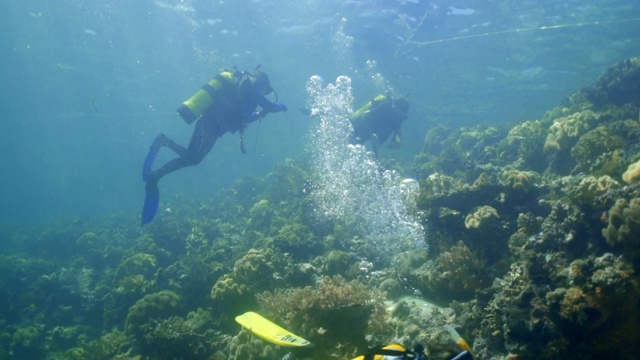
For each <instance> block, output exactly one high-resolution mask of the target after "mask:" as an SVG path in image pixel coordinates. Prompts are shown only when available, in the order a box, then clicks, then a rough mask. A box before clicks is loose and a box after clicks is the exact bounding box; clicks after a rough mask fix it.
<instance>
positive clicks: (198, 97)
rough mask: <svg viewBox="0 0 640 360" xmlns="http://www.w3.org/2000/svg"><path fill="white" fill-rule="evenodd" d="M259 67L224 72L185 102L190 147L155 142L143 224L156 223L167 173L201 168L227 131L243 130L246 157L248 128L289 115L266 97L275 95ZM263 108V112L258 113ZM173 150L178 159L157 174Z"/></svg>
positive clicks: (161, 139) (182, 110)
mask: <svg viewBox="0 0 640 360" xmlns="http://www.w3.org/2000/svg"><path fill="white" fill-rule="evenodd" d="M259 68H260V66H259V65H258V67H256V69H255V70H254V71H252V72H246V71H242V72H241V71H238V70H237V69H235V67H234V69H235V71H234V72H230V71H226V70H225V71H223V72H221V73H220V74H218V75H217V76H216V77H215V78H213V79H212V80H211V81H209V82H208V83H206V84H205V85H204V86H203V87H202V88H201V89H200V90H198V92H197V93H196V94H195V95H193V96H192V97H191V98H189V99H188V100H186V101H185V102H183V103H182V105H181V106H180V107H179V108H178V110H177V111H178V114H179V115H180V117H182V119H183V120H184V121H185V122H187V123H188V124H191V123H193V122H194V121H197V123H196V125H195V129H194V130H193V134H192V135H191V140H190V141H189V146H188V147H184V146H182V145H179V144H176V143H175V142H174V141H173V140H171V139H169V138H168V137H167V136H165V135H164V134H162V133H161V134H159V135H158V136H157V137H156V138H155V139H154V140H153V143H152V144H151V146H150V148H149V153H148V154H147V157H146V159H145V161H144V164H143V167H142V180H143V181H144V182H145V183H146V186H145V199H144V206H143V209H142V225H144V224H147V223H149V222H151V220H153V218H154V216H155V214H156V211H157V210H158V203H159V201H160V191H159V189H158V181H159V180H160V179H161V178H162V177H163V176H165V175H167V174H169V173H171V172H174V171H176V170H179V169H182V168H183V167H186V166H193V165H197V164H199V163H200V162H201V161H202V160H203V159H204V158H205V156H206V155H207V154H208V153H209V152H210V151H211V149H212V148H213V145H215V143H216V141H217V140H218V138H220V137H221V136H222V135H224V134H225V133H227V132H230V133H235V132H236V131H239V132H240V149H241V150H242V152H243V153H246V150H245V147H244V143H243V141H242V134H243V132H244V129H245V128H246V127H247V125H248V124H250V123H252V122H255V121H258V120H261V119H262V118H263V117H265V116H266V115H267V114H268V113H272V112H280V111H285V112H286V111H287V106H286V105H284V104H282V103H278V102H277V101H278V95H277V93H276V101H275V102H271V101H269V100H268V99H267V98H266V96H267V95H269V94H270V93H272V92H275V91H274V90H273V88H271V83H270V81H269V77H268V76H267V74H265V73H264V72H263V71H261V70H259ZM258 107H260V109H261V110H260V111H256V110H257V108H258ZM163 146H164V147H167V148H169V149H171V150H173V151H174V152H175V153H176V154H178V157H176V158H174V159H173V160H170V161H168V162H167V163H166V164H164V165H163V166H162V167H160V168H159V169H157V170H154V171H152V170H151V169H152V167H153V161H154V160H155V158H156V155H157V154H158V152H159V151H160V149H161V148H162V147H163Z"/></svg>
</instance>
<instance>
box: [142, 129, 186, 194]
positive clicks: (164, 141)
mask: <svg viewBox="0 0 640 360" xmlns="http://www.w3.org/2000/svg"><path fill="white" fill-rule="evenodd" d="M163 146H165V147H168V148H169V149H171V150H173V151H174V152H175V153H176V154H178V155H179V156H181V157H183V156H186V154H187V148H185V147H184V146H182V145H179V144H176V142H175V141H173V140H171V139H170V138H168V137H167V136H166V135H165V134H162V133H161V134H158V136H156V138H155V139H154V140H153V142H152V143H151V146H150V147H149V153H148V154H147V157H146V158H145V160H144V164H143V165H142V181H145V182H146V181H147V178H148V176H149V173H150V172H151V168H152V167H153V161H154V160H155V159H156V155H158V152H159V151H160V149H161V148H162V147H163Z"/></svg>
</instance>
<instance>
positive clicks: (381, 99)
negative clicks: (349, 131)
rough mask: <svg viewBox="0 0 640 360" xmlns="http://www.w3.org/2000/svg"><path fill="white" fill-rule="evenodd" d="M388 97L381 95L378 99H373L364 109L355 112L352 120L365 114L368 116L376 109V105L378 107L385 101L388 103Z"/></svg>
mask: <svg viewBox="0 0 640 360" xmlns="http://www.w3.org/2000/svg"><path fill="white" fill-rule="evenodd" d="M387 99H388V98H387V95H384V94H380V95H378V96H376V97H374V98H373V100H371V101H369V102H368V103H366V104H365V105H364V106H363V107H361V108H360V109H358V110H357V111H356V112H354V113H353V114H352V115H351V119H357V118H359V117H361V116H363V115H365V114H368V113H369V111H371V110H372V108H373V107H374V105H378V104H380V103H382V102H384V101H386V100H387Z"/></svg>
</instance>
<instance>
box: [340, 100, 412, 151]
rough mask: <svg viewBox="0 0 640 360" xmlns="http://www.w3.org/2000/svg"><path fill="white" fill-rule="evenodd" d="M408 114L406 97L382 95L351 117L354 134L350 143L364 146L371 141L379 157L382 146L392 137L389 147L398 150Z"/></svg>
mask: <svg viewBox="0 0 640 360" xmlns="http://www.w3.org/2000/svg"><path fill="white" fill-rule="evenodd" d="M408 113H409V102H408V101H407V99H406V97H404V96H403V97H399V98H394V97H393V96H392V95H391V94H380V95H378V96H376V97H375V98H373V100H371V101H369V102H368V103H367V104H365V105H364V106H363V107H361V108H360V109H358V110H357V111H356V112H354V113H353V114H352V115H351V126H352V127H353V133H352V134H351V139H350V142H351V143H354V144H364V143H366V142H367V141H371V145H372V146H373V150H374V152H375V153H376V155H377V154H378V148H379V147H380V145H382V143H384V142H385V141H386V140H387V139H389V138H390V137H391V141H392V143H391V144H390V145H389V147H392V148H397V147H399V146H400V141H401V140H402V132H401V125H402V122H403V121H404V120H406V119H407V115H408Z"/></svg>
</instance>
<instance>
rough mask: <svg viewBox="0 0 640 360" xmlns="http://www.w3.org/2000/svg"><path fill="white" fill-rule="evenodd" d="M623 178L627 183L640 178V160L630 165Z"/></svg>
mask: <svg viewBox="0 0 640 360" xmlns="http://www.w3.org/2000/svg"><path fill="white" fill-rule="evenodd" d="M622 180H624V182H626V183H627V184H633V183H635V182H638V180H640V160H638V161H636V162H634V163H633V164H630V165H629V167H628V168H627V171H625V172H624V174H622Z"/></svg>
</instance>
